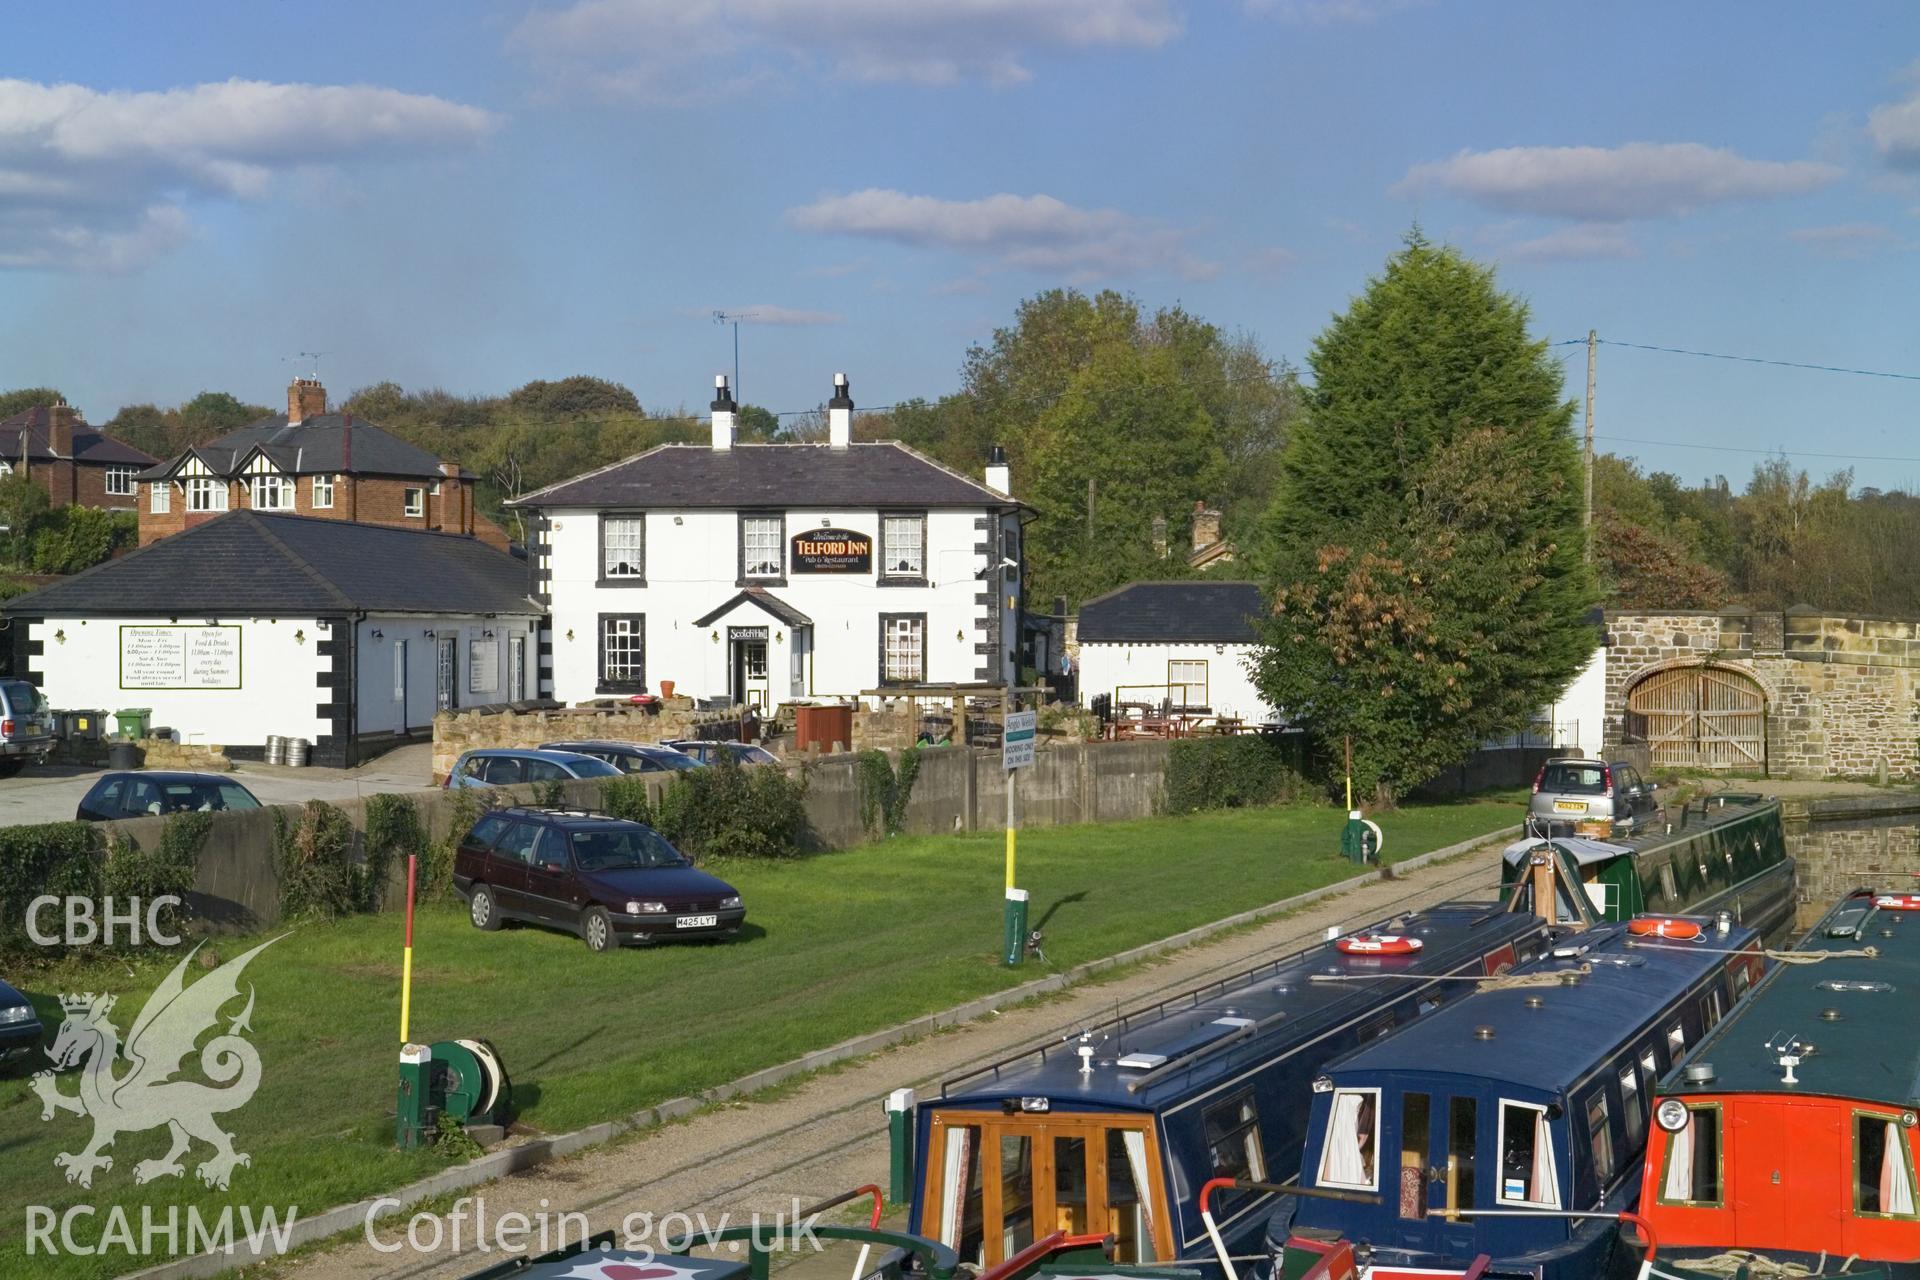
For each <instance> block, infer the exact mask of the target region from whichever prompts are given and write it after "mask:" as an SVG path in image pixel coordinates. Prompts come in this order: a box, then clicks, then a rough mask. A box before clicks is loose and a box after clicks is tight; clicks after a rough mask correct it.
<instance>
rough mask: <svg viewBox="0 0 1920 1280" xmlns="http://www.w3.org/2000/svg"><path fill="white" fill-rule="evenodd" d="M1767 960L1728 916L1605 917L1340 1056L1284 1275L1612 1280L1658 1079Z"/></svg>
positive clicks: (1273, 1229)
mask: <svg viewBox="0 0 1920 1280" xmlns="http://www.w3.org/2000/svg"><path fill="white" fill-rule="evenodd" d="M1762 963H1763V961H1762V955H1761V952H1760V951H1759V938H1758V935H1757V934H1755V933H1754V931H1753V930H1751V929H1748V928H1745V927H1744V926H1741V925H1738V924H1735V923H1734V922H1733V921H1732V920H1731V919H1730V918H1729V917H1727V916H1725V915H1722V916H1720V917H1718V918H1717V919H1715V920H1710V921H1702V920H1698V919H1689V918H1686V917H1641V918H1639V919H1636V920H1633V921H1630V922H1627V923H1625V924H1609V925H1604V926H1598V927H1595V928H1594V929H1591V930H1589V931H1587V932H1586V933H1584V934H1580V935H1577V936H1575V937H1573V938H1570V939H1569V940H1567V941H1565V942H1563V943H1561V944H1560V945H1557V946H1555V947H1554V948H1553V950H1552V952H1551V953H1550V954H1548V955H1546V956H1543V957H1541V958H1540V959H1538V960H1536V961H1534V962H1532V963H1531V964H1526V965H1522V966H1519V967H1518V968H1516V969H1515V970H1514V971H1513V972H1512V973H1511V974H1509V975H1508V976H1507V977H1506V978H1505V979H1503V980H1501V981H1500V982H1499V983H1497V984H1490V987H1489V989H1483V990H1479V991H1476V992H1475V993H1474V994H1473V995H1471V996H1468V997H1467V998H1465V999H1461V1000H1456V1001H1455V1002H1453V1003H1452V1004H1451V1005H1449V1006H1447V1007H1444V1008H1441V1009H1438V1010H1436V1011H1435V1012H1433V1013H1432V1014H1430V1015H1429V1016H1427V1017H1425V1018H1422V1019H1421V1020H1420V1021H1418V1022H1416V1023H1415V1024H1413V1025H1412V1026H1410V1027H1408V1028H1406V1029H1405V1030H1402V1031H1401V1032H1399V1033H1398V1034H1396V1035H1394V1036H1392V1037H1390V1038H1388V1039H1385V1040H1381V1041H1378V1042H1377V1043H1374V1044H1370V1045H1367V1046H1364V1047H1362V1048H1360V1049H1358V1050H1356V1051H1354V1052H1352V1053H1349V1054H1347V1055H1346V1056H1344V1057H1342V1058H1341V1059H1340V1060H1339V1061H1337V1062H1335V1063H1333V1064H1332V1065H1331V1066H1330V1067H1329V1068H1328V1069H1327V1071H1326V1072H1325V1074H1324V1075H1322V1076H1321V1077H1320V1078H1318V1079H1316V1080H1314V1081H1313V1086H1312V1088H1313V1092H1312V1095H1311V1096H1312V1109H1311V1114H1310V1116H1309V1118H1308V1121H1307V1134H1306V1144H1305V1155H1304V1157H1303V1159H1302V1161H1301V1168H1300V1186H1301V1187H1302V1188H1303V1190H1302V1192H1301V1194H1300V1195H1299V1196H1297V1197H1283V1198H1282V1199H1281V1200H1280V1202H1279V1203H1278V1204H1277V1205H1276V1207H1275V1210H1274V1214H1273V1220H1272V1222H1271V1223H1270V1224H1269V1230H1268V1244H1269V1248H1273V1247H1274V1246H1276V1245H1277V1246H1279V1248H1278V1249H1277V1250H1276V1251H1275V1265H1274V1271H1275V1273H1276V1274H1277V1275H1278V1276H1281V1277H1283V1278H1287V1280H1296V1278H1297V1277H1300V1276H1303V1275H1305V1274H1306V1273H1307V1272H1308V1271H1311V1270H1314V1269H1315V1268H1316V1267H1318V1268H1319V1270H1320V1272H1322V1273H1325V1274H1327V1276H1328V1280H1351V1278H1354V1277H1357V1280H1416V1278H1424V1277H1434V1278H1439V1277H1459V1276H1468V1275H1473V1276H1475V1277H1478V1276H1481V1275H1487V1276H1496V1277H1529V1278H1530V1280H1594V1278H1595V1277H1598V1276H1601V1275H1603V1274H1605V1273H1606V1271H1607V1270H1608V1268H1609V1266H1610V1265H1612V1262H1613V1256H1614V1253H1615V1251H1616V1250H1624V1249H1625V1244H1624V1242H1623V1241H1622V1240H1621V1238H1620V1233H1619V1230H1618V1216H1619V1214H1620V1213H1622V1212H1623V1211H1629V1210H1631V1209H1632V1208H1633V1206H1634V1203H1635V1202H1636V1201H1637V1199H1638V1198H1639V1193H1640V1158H1641V1153H1642V1152H1643V1151H1644V1150H1645V1149H1646V1143H1647V1126H1648V1124H1649V1123H1650V1111H1649V1106H1650V1098H1651V1095H1652V1092H1653V1089H1654V1086H1655V1084H1656V1083H1657V1082H1658V1081H1659V1080H1660V1079H1661V1077H1662V1076H1663V1075H1664V1074H1665V1073H1666V1072H1667V1070H1668V1069H1669V1068H1671V1067H1672V1065H1673V1064H1674V1063H1675V1062H1677V1061H1679V1060H1680V1059H1681V1058H1682V1057H1683V1056H1684V1055H1685V1053H1686V1050H1687V1048H1688V1046H1690V1045H1692V1044H1695V1043H1697V1042H1698V1041H1699V1040H1700V1038H1701V1037H1702V1036H1703V1035H1705V1034H1706V1033H1707V1032H1708V1031H1710V1030H1712V1028H1713V1027H1714V1026H1715V1025H1717V1024H1718V1023H1719V1022H1720V1020H1721V1018H1722V1016H1723V1015H1724V1014H1725V1013H1726V1011H1727V1010H1728V1009H1729V1008H1730V1007H1731V1006H1732V1004H1733V1002H1734V1001H1735V1000H1736V999H1737V998H1738V997H1739V996H1741V995H1742V994H1743V993H1744V992H1745V991H1746V990H1747V989H1748V987H1749V986H1750V985H1751V984H1752V983H1753V982H1754V981H1755V980H1757V979H1758V978H1759V977H1760V975H1761V967H1762ZM1335 1195H1337V1196H1338V1197H1339V1198H1332V1197H1333V1196H1335ZM1332 1257H1340V1258H1341V1259H1343V1266H1342V1268H1341V1269H1340V1270H1339V1272H1338V1273H1337V1274H1335V1273H1334V1272H1335V1269H1334V1268H1332V1267H1328V1266H1324V1265H1321V1264H1323V1263H1325V1262H1326V1261H1327V1260H1328V1259H1330V1258H1332Z"/></svg>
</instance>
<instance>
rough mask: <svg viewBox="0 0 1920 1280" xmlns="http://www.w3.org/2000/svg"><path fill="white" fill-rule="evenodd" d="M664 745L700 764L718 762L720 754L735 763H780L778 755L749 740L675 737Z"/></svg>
mask: <svg viewBox="0 0 1920 1280" xmlns="http://www.w3.org/2000/svg"><path fill="white" fill-rule="evenodd" d="M666 745H667V746H669V747H672V748H673V749H674V750H675V751H684V752H686V753H687V754H688V755H690V756H692V757H693V758H694V759H695V760H698V761H699V762H700V763H701V764H718V763H719V762H720V757H721V755H722V754H725V755H730V756H732V757H733V760H734V763H735V764H779V763H780V757H779V756H777V755H775V754H773V752H771V751H769V750H767V749H766V748H765V747H759V746H755V745H754V744H753V743H751V742H708V741H707V740H706V739H704V738H677V739H675V740H674V741H672V742H669V743H667V744H666Z"/></svg>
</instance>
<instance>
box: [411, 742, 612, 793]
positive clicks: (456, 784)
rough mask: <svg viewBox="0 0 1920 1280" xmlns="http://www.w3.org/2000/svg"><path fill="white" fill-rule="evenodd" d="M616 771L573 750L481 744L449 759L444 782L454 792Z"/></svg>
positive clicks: (585, 776)
mask: <svg viewBox="0 0 1920 1280" xmlns="http://www.w3.org/2000/svg"><path fill="white" fill-rule="evenodd" d="M619 776H620V770H618V769H616V768H614V767H613V766H612V765H610V764H608V763H607V762H606V761H605V760H596V759H594V758H593V757H592V756H583V755H580V754H579V753H578V752H573V751H548V750H546V749H545V748H544V747H541V748H535V747H484V748H482V749H481V750H478V751H469V752H466V753H465V754H464V755H462V756H461V757H460V758H459V759H458V760H456V761H454V762H453V772H451V773H449V774H448V775H447V782H446V785H447V786H448V787H449V788H450V789H452V790H455V791H458V790H460V789H462V788H463V787H510V786H512V785H514V784H515V783H517V782H569V781H571V780H573V779H574V778H617V777H619Z"/></svg>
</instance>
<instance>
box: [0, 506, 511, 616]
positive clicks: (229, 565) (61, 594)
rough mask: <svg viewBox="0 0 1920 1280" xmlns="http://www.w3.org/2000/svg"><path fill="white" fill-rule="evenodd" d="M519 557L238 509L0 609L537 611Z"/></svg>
mask: <svg viewBox="0 0 1920 1280" xmlns="http://www.w3.org/2000/svg"><path fill="white" fill-rule="evenodd" d="M526 592H527V568H526V565H525V563H524V562H522V561H520V560H517V559H515V558H514V557H512V556H510V555H508V554H506V553H505V552H503V551H496V550H494V549H493V548H492V547H489V546H487V545H486V544H485V543H483V542H479V541H477V540H475V539H473V538H467V537H461V536H459V535H456V534H446V533H420V532H416V531H414V530H412V529H391V528H387V527H384V526H381V525H372V524H356V523H353V522H351V521H347V520H326V519H316V518H314V517H312V516H292V515H277V514H267V513H264V512H258V511H233V512H229V513H228V514H226V515H224V516H219V517H216V518H215V519H212V520H209V521H207V522H206V523H205V524H200V525H195V526H194V527H193V528H191V529H188V530H186V531H185V532H184V533H176V534H174V535H173V536H172V537H169V538H162V539H160V540H159V541H158V542H154V543H151V544H149V545H147V546H144V547H142V548H140V549H139V550H138V551H135V552H132V553H131V554H129V555H126V556H123V557H121V558H120V559H118V560H109V561H107V562H106V563H105V564H102V565H96V566H95V567H94V568H91V569H89V570H87V571H86V572H85V573H80V574H75V575H74V576H73V577H71V578H67V579H65V580H64V581H61V582H57V583H55V584H53V585H52V586H49V587H43V588H41V589H40V590H38V591H33V592H29V593H28V594H26V595H22V596H15V597H14V598H13V599H11V600H9V601H7V602H6V604H5V605H4V606H0V611H3V612H5V613H6V614H8V615H9V616H30V617H43V616H48V615H55V614H58V615H72V614H107V615H113V614H138V615H146V616H151V615H158V616H161V617H179V616H182V615H185V616H189V617H203V616H210V615H214V614H238V613H244V614H255V615H259V614H265V615H279V614H301V613H339V612H343V611H348V610H357V609H364V610H367V611H369V612H378V613H475V614H491V613H504V614H537V613H539V612H541V610H540V608H539V607H538V606H536V605H534V604H533V603H532V602H531V601H530V600H528V599H527V594H526Z"/></svg>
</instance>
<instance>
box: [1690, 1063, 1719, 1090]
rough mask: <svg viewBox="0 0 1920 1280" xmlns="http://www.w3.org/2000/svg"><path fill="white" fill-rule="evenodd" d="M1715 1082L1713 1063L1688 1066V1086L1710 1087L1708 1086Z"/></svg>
mask: <svg viewBox="0 0 1920 1280" xmlns="http://www.w3.org/2000/svg"><path fill="white" fill-rule="evenodd" d="M1713 1081H1714V1074H1713V1064H1712V1063H1711V1062H1694V1063H1689V1064H1688V1066H1687V1083H1688V1084H1698V1085H1708V1084H1712V1083H1713Z"/></svg>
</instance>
